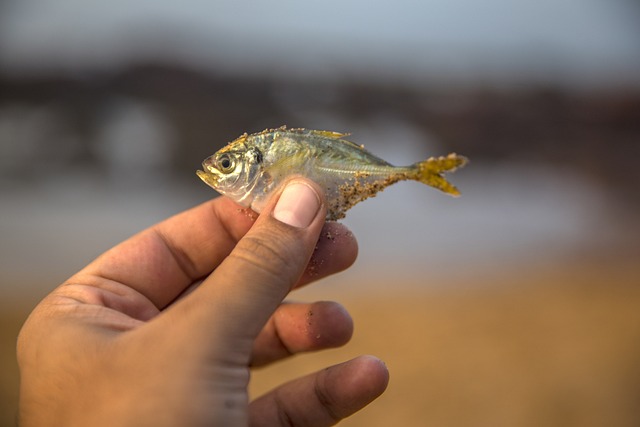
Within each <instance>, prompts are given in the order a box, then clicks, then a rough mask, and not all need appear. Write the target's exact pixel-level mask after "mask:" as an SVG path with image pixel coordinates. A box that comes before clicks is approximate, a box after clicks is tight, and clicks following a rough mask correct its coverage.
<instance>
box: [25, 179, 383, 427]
mask: <svg viewBox="0 0 640 427" xmlns="http://www.w3.org/2000/svg"><path fill="white" fill-rule="evenodd" d="M325 215H326V207H325V202H324V198H323V195H322V191H321V190H320V189H319V188H318V187H317V186H316V185H315V184H313V183H312V182H310V181H307V180H304V179H302V178H295V180H294V181H291V182H290V183H289V184H288V185H287V186H286V187H285V190H284V191H281V192H279V193H277V194H275V195H274V196H273V197H272V199H271V200H270V201H269V203H268V204H267V206H266V207H265V209H264V211H263V212H262V213H261V215H260V216H259V217H257V218H256V217H255V215H251V214H250V213H248V212H247V211H245V210H242V209H240V207H239V206H238V205H236V204H234V203H233V202H232V201H230V200H228V199H226V198H222V197H221V198H217V199H214V200H212V201H209V202H206V203H204V204H202V205H200V206H197V207H195V208H193V209H191V210H188V211H185V212H183V213H181V214H178V215H176V216H174V217H172V218H169V219H168V220H166V221H164V222H161V223H159V224H157V225H155V226H153V227H151V228H150V229H147V230H145V231H142V232H141V233H139V234H137V235H135V236H133V237H132V238H130V239H129V240H127V241H125V242H123V243H121V244H120V245H118V246H116V247H114V248H112V249H111V250H109V251H107V252H106V253H104V254H103V255H101V256H100V257H98V258H97V259H96V260H94V261H93V262H92V263H90V264H89V265H88V266H87V267H85V268H84V269H82V270H81V271H80V272H78V273H77V274H75V275H74V276H72V277H71V278H70V279H69V280H67V281H66V282H65V283H64V284H62V285H61V286H59V287H58V288H56V289H55V290H54V291H53V292H52V293H51V294H49V295H48V296H47V297H46V298H45V299H44V300H43V301H42V302H41V303H40V304H39V305H38V306H37V307H36V308H35V309H34V311H33V312H32V313H31V315H30V317H29V319H28V320H27V322H26V323H25V325H24V327H23V329H22V331H21V333H20V336H19V338H18V347H17V350H18V362H19V366H20V373H21V390H20V409H19V418H20V424H21V425H22V426H23V427H30V426H40V427H43V426H44V427H46V426H61V425H64V426H70V427H73V426H98V427H100V426H147V425H148V426H208V427H210V426H246V425H251V426H262V425H264V426H278V425H283V426H284V425H286V426H290V425H295V426H328V425H333V424H335V423H337V422H338V421H339V420H340V419H342V418H344V417H346V416H349V415H350V414H352V413H354V412H355V411H357V410H359V409H361V408H362V407H364V406H365V405H367V404H368V403H369V402H371V401H372V400H374V399H375V398H376V397H377V396H379V395H380V394H381V393H382V392H383V391H384V389H385V388H386V385H387V382H388V372H387V369H386V367H385V365H384V364H383V363H382V362H381V361H380V360H378V359H376V358H374V357H372V356H361V357H358V358H355V359H353V360H350V361H347V362H344V363H342V364H339V365H335V366H331V367H328V368H327V369H323V370H321V371H318V372H316V373H313V374H310V375H308V376H305V377H302V378H299V379H296V380H293V381H291V382H288V383H285V384H282V385H280V386H279V387H277V388H275V389H274V390H272V391H271V392H269V393H267V394H265V395H264V396H261V397H259V398H258V399H256V400H255V401H253V402H249V398H248V393H247V385H248V383H249V377H250V369H251V367H252V366H260V365H265V364H268V363H271V362H273V361H276V360H279V359H282V358H285V357H287V356H290V355H292V354H295V353H300V352H306V351H314V350H320V349H324V348H330V347H336V346H339V345H343V344H345V343H346V342H348V340H349V339H350V337H351V334H352V331H353V323H352V320H351V318H350V316H349V315H348V313H347V312H346V310H344V308H342V307H341V306H340V305H339V304H337V303H333V302H316V303H312V304H298V303H283V299H284V298H285V297H286V296H287V294H288V293H289V292H290V291H291V290H292V289H293V288H295V287H297V286H302V285H305V284H308V283H310V282H312V281H314V280H316V279H320V278H322V277H325V276H327V275H330V274H333V273H336V272H338V271H340V270H343V269H345V268H347V267H348V266H349V265H351V264H352V263H353V261H354V260H355V257H356V254H357V244H356V242H355V239H354V238H353V236H352V235H351V233H350V232H349V231H348V230H347V229H346V228H344V227H343V226H341V225H339V224H336V223H329V224H325V220H324V218H325ZM323 230H324V231H323ZM327 233H329V234H330V235H331V236H332V239H327V238H319V237H320V236H321V235H325V234H327Z"/></svg>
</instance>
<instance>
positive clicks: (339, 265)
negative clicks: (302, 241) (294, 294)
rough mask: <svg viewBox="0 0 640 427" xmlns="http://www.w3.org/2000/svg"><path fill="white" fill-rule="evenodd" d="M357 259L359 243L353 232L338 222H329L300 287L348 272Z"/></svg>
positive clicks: (319, 239)
mask: <svg viewBox="0 0 640 427" xmlns="http://www.w3.org/2000/svg"><path fill="white" fill-rule="evenodd" d="M357 257H358V242H357V240H356V238H355V236H354V234H353V233H352V232H351V230H349V229H348V228H347V227H346V226H345V225H343V224H340V223H338V222H328V223H326V224H325V225H324V227H323V229H322V231H321V232H320V237H319V238H318V242H317V244H316V248H315V251H314V252H313V255H312V256H311V260H310V261H309V264H308V265H307V268H306V270H305V273H304V275H303V277H302V280H301V282H300V283H299V285H304V284H307V283H309V282H312V281H314V280H318V279H321V278H323V277H326V276H330V275H332V274H335V273H338V272H340V271H343V270H346V269H347V268H349V267H350V266H351V265H352V264H353V263H354V262H355V260H356V258H357Z"/></svg>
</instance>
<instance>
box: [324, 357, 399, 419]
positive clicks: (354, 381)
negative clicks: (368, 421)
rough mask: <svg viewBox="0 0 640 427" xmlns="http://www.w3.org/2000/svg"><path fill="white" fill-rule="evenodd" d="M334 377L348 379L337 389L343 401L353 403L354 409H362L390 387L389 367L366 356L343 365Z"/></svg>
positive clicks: (339, 366)
mask: <svg viewBox="0 0 640 427" xmlns="http://www.w3.org/2000/svg"><path fill="white" fill-rule="evenodd" d="M337 367H338V368H339V369H337V370H336V372H334V373H333V375H336V376H339V378H342V379H343V380H342V381H344V379H346V378H348V379H349V381H344V382H343V383H342V387H340V388H338V389H337V392H338V393H340V394H341V395H342V396H340V397H341V398H342V399H345V401H351V405H350V406H351V407H352V408H358V409H359V408H362V407H364V406H366V405H368V404H369V403H371V402H372V401H374V400H375V399H376V398H377V397H379V396H380V395H381V394H382V393H383V392H384V391H385V390H386V389H387V386H388V385H389V370H388V369H387V365H386V364H385V363H384V362H383V361H382V360H380V359H379V358H377V357H375V356H370V355H364V356H359V357H356V358H355V359H352V360H350V361H348V362H345V363H343V364H342V365H338V366H337Z"/></svg>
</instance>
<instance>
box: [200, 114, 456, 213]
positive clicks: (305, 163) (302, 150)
mask: <svg viewBox="0 0 640 427" xmlns="http://www.w3.org/2000/svg"><path fill="white" fill-rule="evenodd" d="M347 136H348V134H342V133H338V132H331V131H317V130H307V129H286V128H285V127H281V128H278V129H268V130H265V131H263V132H260V133H255V134H252V135H247V134H244V135H242V136H240V137H239V138H237V139H236V140H234V141H232V142H230V143H229V144H228V145H227V146H226V147H224V148H222V149H221V150H220V151H218V152H217V153H215V154H214V155H212V156H210V157H208V158H206V159H205V160H204V162H203V163H202V168H203V170H199V171H197V172H196V173H197V174H198V176H199V177H200V178H201V179H202V180H203V181H204V182H205V183H207V184H208V185H209V186H211V187H212V188H214V189H215V190H217V191H218V192H220V193H221V194H224V195H226V196H228V197H230V198H232V199H233V200H235V201H236V202H237V203H239V204H240V205H242V206H245V207H249V208H251V209H253V210H254V211H256V212H260V211H261V210H262V208H263V207H264V204H265V203H266V201H267V200H268V198H269V196H270V195H271V194H272V192H273V191H274V190H276V189H277V188H279V187H280V186H281V185H282V184H283V183H284V182H285V181H286V180H287V179H288V178H289V177H291V176H294V175H300V176H305V177H307V178H309V179H311V180H313V181H315V182H316V183H317V184H319V185H320V186H321V187H322V188H323V189H324V191H325V197H326V200H327V219H328V220H332V221H333V220H338V219H341V218H344V217H345V213H346V211H347V210H348V209H350V208H351V207H352V206H354V205H355V204H356V203H359V202H361V201H362V200H365V199H367V198H369V197H373V196H375V195H376V194H377V193H378V192H380V191H381V190H383V189H385V188H386V187H388V186H389V185H391V184H393V183H396V182H398V181H403V180H415V181H419V182H422V183H424V184H427V185H430V186H432V187H435V188H437V189H439V190H441V191H444V192H445V193H448V194H451V195H454V196H458V195H459V194H460V193H459V191H458V189H457V188H456V187H454V186H453V185H452V184H450V183H449V182H448V181H447V180H446V179H445V178H444V177H443V175H442V174H443V173H444V172H451V171H454V170H455V169H456V168H459V167H462V166H464V165H465V164H466V162H467V159H466V158H465V157H463V156H459V155H457V154H449V155H448V156H444V157H437V158H433V157H432V158H429V159H427V160H425V161H422V162H418V163H415V164H413V165H410V166H393V165H391V164H390V163H388V162H386V161H385V160H382V159H380V158H378V157H376V156H374V155H373V154H371V153H369V152H368V151H366V150H365V149H364V147H363V146H360V145H357V144H355V143H353V142H351V141H348V140H346V139H345V137H347Z"/></svg>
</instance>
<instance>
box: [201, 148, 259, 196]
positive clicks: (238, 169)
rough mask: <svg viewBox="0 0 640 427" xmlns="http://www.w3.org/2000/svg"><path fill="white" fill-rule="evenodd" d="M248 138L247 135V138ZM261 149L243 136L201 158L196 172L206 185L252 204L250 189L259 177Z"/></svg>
mask: <svg viewBox="0 0 640 427" xmlns="http://www.w3.org/2000/svg"><path fill="white" fill-rule="evenodd" d="M245 139H246V138H245ZM261 163H262V153H261V152H260V150H259V149H258V148H257V147H250V146H248V145H247V144H246V143H245V140H244V139H243V137H240V138H238V139H237V140H236V141H233V142H232V143H230V144H229V145H227V146H226V147H224V148H223V149H221V150H220V151H218V152H217V153H215V154H214V155H212V156H209V157H207V158H206V159H205V160H204V161H203V162H202V169H203V170H199V171H197V172H196V173H197V174H198V176H199V177H200V179H202V180H203V181H204V182H205V183H207V185H209V186H210V187H212V188H213V189H215V190H216V191H218V192H219V193H221V194H224V195H225V196H228V197H230V198H231V199H233V200H235V201H236V202H238V203H241V204H243V205H246V206H248V205H250V204H251V200H250V199H251V197H250V196H251V193H252V190H253V188H254V187H255V186H256V183H257V181H258V179H259V177H260V172H261V169H262V168H261Z"/></svg>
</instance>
